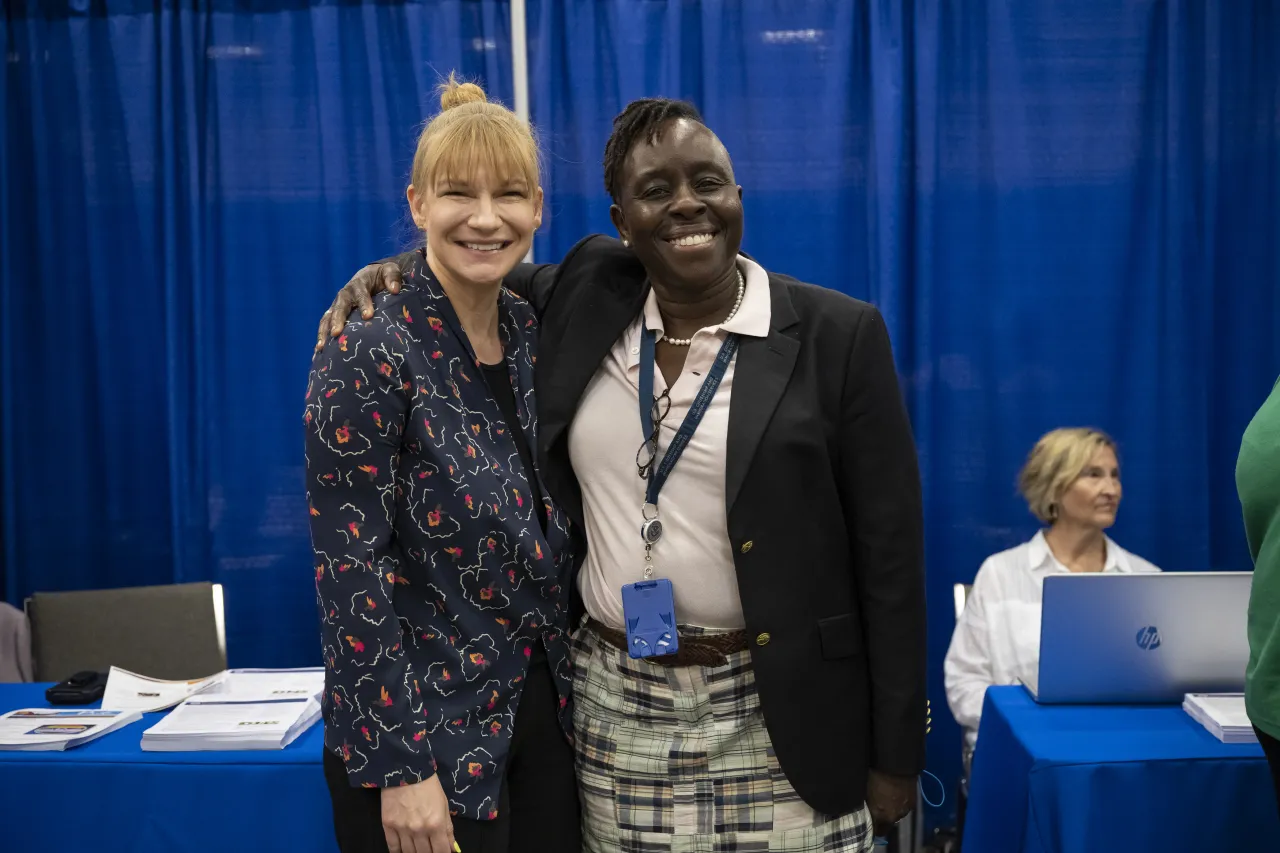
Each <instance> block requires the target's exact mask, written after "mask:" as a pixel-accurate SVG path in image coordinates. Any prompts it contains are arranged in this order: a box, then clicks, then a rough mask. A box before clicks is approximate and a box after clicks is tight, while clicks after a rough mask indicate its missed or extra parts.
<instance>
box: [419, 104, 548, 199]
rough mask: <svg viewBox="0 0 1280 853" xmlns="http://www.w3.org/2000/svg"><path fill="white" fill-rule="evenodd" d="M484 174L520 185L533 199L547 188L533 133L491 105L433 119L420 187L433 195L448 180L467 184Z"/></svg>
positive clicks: (422, 146)
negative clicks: (522, 185)
mask: <svg viewBox="0 0 1280 853" xmlns="http://www.w3.org/2000/svg"><path fill="white" fill-rule="evenodd" d="M481 169H483V170H484V171H485V173H486V174H487V175H488V176H489V180H490V181H493V182H515V181H520V182H523V183H524V185H525V190H526V191H527V192H529V193H530V194H532V193H533V192H534V191H535V190H537V189H538V187H539V186H540V185H541V181H540V178H539V168H538V145H537V142H536V141H535V139H534V137H533V132H532V131H531V130H530V129H529V127H528V126H527V125H526V124H525V123H524V122H522V121H520V119H519V118H517V117H516V116H515V114H514V113H512V112H511V111H510V110H508V109H507V108H506V107H503V106H501V105H500V104H494V103H489V102H476V103H468V104H462V105H459V106H456V107H453V108H451V109H449V110H446V111H445V112H442V113H440V115H438V116H436V117H435V118H434V119H432V120H431V123H430V124H428V125H427V127H426V129H425V130H424V131H423V132H422V136H421V137H420V138H419V140H418V151H417V155H416V156H415V157H414V163H413V176H412V180H413V184H414V186H416V187H417V188H418V189H419V191H427V190H434V189H435V188H436V187H437V186H439V185H440V183H441V182H444V181H458V182H463V183H465V182H467V181H468V180H470V177H471V176H472V175H474V174H476V172H477V171H478V170H481Z"/></svg>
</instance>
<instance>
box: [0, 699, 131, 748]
mask: <svg viewBox="0 0 1280 853" xmlns="http://www.w3.org/2000/svg"><path fill="white" fill-rule="evenodd" d="M141 718H142V712H141V711H103V710H99V709H96V708H76V709H62V708H23V709H21V710H18V711H10V712H9V713H7V714H5V715H4V716H0V749H18V750H49V749H69V748H71V747H73V746H79V745H80V744H82V743H88V742H89V741H91V740H94V739H96V738H100V737H102V736H103V735H105V734H106V733H107V732H112V731H115V730H116V729H118V728H120V727H122V726H127V725H129V724H130V723H132V722H134V721H135V720H138V719H141Z"/></svg>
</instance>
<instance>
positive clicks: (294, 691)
mask: <svg viewBox="0 0 1280 853" xmlns="http://www.w3.org/2000/svg"><path fill="white" fill-rule="evenodd" d="M224 676H225V677H224V678H222V680H221V681H219V682H218V684H216V685H213V686H212V687H210V688H209V690H207V691H202V692H205V693H208V694H209V695H216V696H217V697H218V698H220V699H225V700H235V701H242V700H273V699H307V698H310V699H317V700H318V699H319V698H320V694H321V693H323V692H324V667H319V666H317V667H306V668H303V669H229V670H227V671H226V672H225V673H224Z"/></svg>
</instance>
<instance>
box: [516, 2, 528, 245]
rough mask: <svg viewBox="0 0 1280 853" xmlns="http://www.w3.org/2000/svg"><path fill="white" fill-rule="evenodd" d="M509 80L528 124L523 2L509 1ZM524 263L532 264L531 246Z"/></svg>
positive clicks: (526, 41)
mask: <svg viewBox="0 0 1280 853" xmlns="http://www.w3.org/2000/svg"><path fill="white" fill-rule="evenodd" d="M511 78H512V83H513V84H514V88H515V96H516V102H515V113H516V115H518V116H519V117H520V118H521V119H522V120H523V121H524V122H525V123H526V124H528V122H529V30H528V26H527V25H526V23H525V4H524V0H511ZM524 259H525V261H526V262H528V263H533V246H532V245H530V246H529V254H527V255H525V258H524Z"/></svg>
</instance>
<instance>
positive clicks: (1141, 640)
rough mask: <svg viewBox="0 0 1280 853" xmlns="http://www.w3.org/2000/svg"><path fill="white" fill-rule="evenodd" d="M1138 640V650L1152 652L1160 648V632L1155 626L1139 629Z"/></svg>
mask: <svg viewBox="0 0 1280 853" xmlns="http://www.w3.org/2000/svg"><path fill="white" fill-rule="evenodd" d="M1137 640H1138V648H1140V649H1143V650H1144V651H1148V652H1150V651H1155V650H1156V649H1158V648H1160V632H1159V631H1157V630H1156V626H1155V625H1148V626H1146V627H1145V628H1139V629H1138V636H1137Z"/></svg>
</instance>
